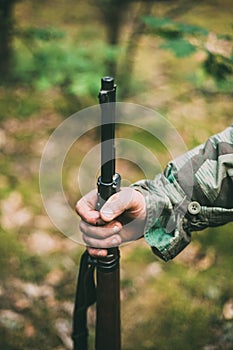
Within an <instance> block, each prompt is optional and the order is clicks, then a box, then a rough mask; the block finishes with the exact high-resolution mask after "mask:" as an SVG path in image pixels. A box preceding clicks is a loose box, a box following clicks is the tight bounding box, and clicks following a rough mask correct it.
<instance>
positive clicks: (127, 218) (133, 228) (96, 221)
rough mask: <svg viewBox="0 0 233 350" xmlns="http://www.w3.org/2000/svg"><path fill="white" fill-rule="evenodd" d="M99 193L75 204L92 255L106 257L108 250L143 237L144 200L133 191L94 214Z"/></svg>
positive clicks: (113, 198)
mask: <svg viewBox="0 0 233 350" xmlns="http://www.w3.org/2000/svg"><path fill="white" fill-rule="evenodd" d="M96 201H97V192H96V190H93V191H91V192H89V193H88V194H87V195H85V196H84V197H83V198H81V199H80V200H79V201H78V202H77V204H76V211H77V213H78V214H79V216H80V217H81V218H82V220H81V222H80V229H81V231H82V232H83V240H84V242H85V243H86V244H87V247H88V248H87V249H88V252H89V254H90V255H92V256H99V257H104V256H107V248H111V247H115V246H119V245H120V244H121V243H124V242H129V241H134V240H136V239H138V238H140V237H142V236H143V232H144V227H145V222H146V203H145V198H144V196H143V195H142V194H141V193H140V192H138V191H136V190H135V189H133V188H130V187H123V188H122V189H121V190H120V192H118V193H116V194H114V195H112V196H111V197H110V198H109V199H108V200H107V201H106V203H105V204H104V205H103V207H102V208H101V210H100V211H97V210H95V206H96Z"/></svg>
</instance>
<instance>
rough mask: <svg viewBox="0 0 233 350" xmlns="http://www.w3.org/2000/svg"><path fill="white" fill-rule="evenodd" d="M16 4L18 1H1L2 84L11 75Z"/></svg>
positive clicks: (0, 76)
mask: <svg viewBox="0 0 233 350" xmlns="http://www.w3.org/2000/svg"><path fill="white" fill-rule="evenodd" d="M15 2H16V0H0V82H4V81H7V80H8V79H9V77H10V74H11V67H12V36H13V6H14V3H15Z"/></svg>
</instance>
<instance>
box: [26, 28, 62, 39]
mask: <svg viewBox="0 0 233 350" xmlns="http://www.w3.org/2000/svg"><path fill="white" fill-rule="evenodd" d="M21 36H22V37H23V38H24V39H29V40H41V41H49V40H57V39H62V38H64V36H65V32H63V31H62V30H60V29H57V28H53V27H49V28H33V27H30V28H27V29H25V30H23V31H22V32H21Z"/></svg>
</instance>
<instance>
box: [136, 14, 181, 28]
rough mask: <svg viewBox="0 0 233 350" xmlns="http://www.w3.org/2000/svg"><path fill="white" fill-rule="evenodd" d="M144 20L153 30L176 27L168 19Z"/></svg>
mask: <svg viewBox="0 0 233 350" xmlns="http://www.w3.org/2000/svg"><path fill="white" fill-rule="evenodd" d="M142 20H143V22H144V23H145V24H147V25H149V26H150V27H153V28H164V27H167V26H171V25H174V23H175V22H174V21H173V20H172V19H170V18H167V17H153V16H143V17H142Z"/></svg>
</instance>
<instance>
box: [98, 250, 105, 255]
mask: <svg viewBox="0 0 233 350" xmlns="http://www.w3.org/2000/svg"><path fill="white" fill-rule="evenodd" d="M97 255H98V256H104V255H105V251H104V250H99V251H98V253H97Z"/></svg>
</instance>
